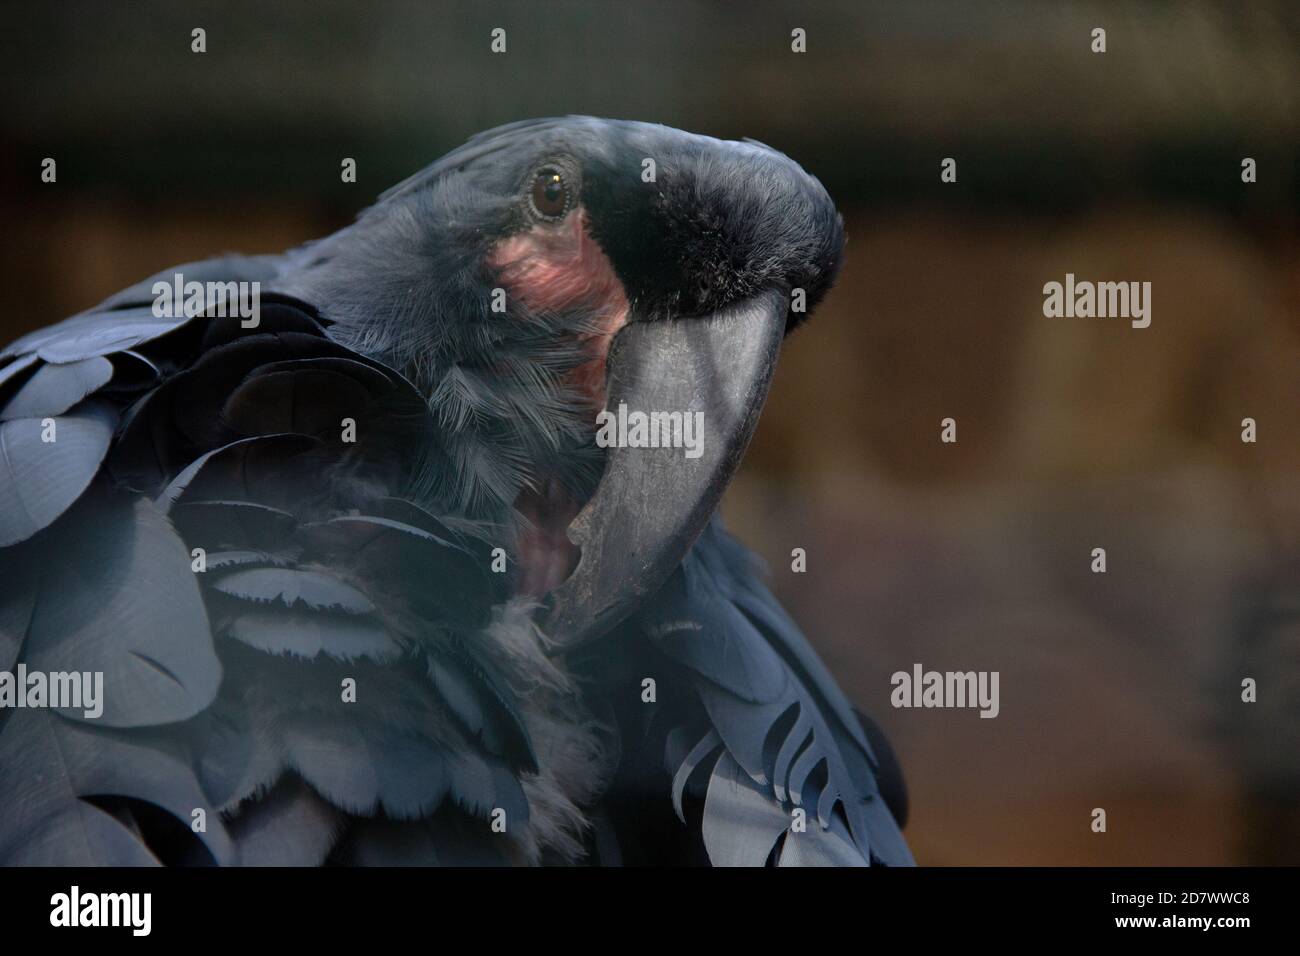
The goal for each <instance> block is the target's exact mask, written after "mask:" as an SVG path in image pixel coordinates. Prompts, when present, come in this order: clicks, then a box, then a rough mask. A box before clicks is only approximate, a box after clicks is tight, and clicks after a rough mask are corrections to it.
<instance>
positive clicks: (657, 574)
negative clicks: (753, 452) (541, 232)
mask: <svg viewBox="0 0 1300 956" xmlns="http://www.w3.org/2000/svg"><path fill="white" fill-rule="evenodd" d="M788 304H789V303H788V298H787V296H786V294H785V293H784V291H783V290H781V289H773V290H770V291H767V292H764V293H762V294H760V295H756V296H754V297H752V298H749V299H746V300H743V301H741V302H738V303H735V304H733V305H731V306H728V307H727V308H725V309H722V310H721V311H719V312H716V313H714V314H712V315H708V316H704V317H700V318H688V319H676V320H660V321H642V322H631V323H629V324H628V325H627V326H625V327H624V328H623V330H622V331H620V332H619V333H618V335H617V336H616V337H615V339H614V341H613V343H612V345H611V347H610V352H609V359H608V363H607V366H606V382H607V396H608V397H607V399H606V411H607V412H608V413H610V414H611V415H613V416H615V417H616V418H617V417H618V416H620V414H621V412H622V409H625V410H626V414H627V416H628V418H629V419H634V417H635V413H638V412H639V413H643V414H644V415H646V416H650V415H652V414H653V413H667V415H668V416H669V417H670V418H671V415H672V413H681V419H680V420H681V421H683V423H684V424H683V428H684V427H685V417H686V416H687V415H690V416H692V418H691V423H692V424H698V425H700V426H702V427H701V429H700V431H699V433H698V434H696V435H694V436H692V437H693V438H694V439H696V442H695V445H696V447H682V446H681V445H680V444H679V445H678V447H673V446H672V444H669V445H668V447H663V444H662V443H661V447H628V446H627V445H624V444H613V445H610V446H609V447H608V448H607V451H606V456H607V457H606V461H605V473H604V475H603V477H602V478H601V481H600V484H599V486H598V487H597V489H596V493H595V495H594V496H593V497H592V498H591V500H590V501H588V502H587V504H586V506H585V507H584V508H583V509H582V510H581V511H580V512H579V513H578V515H577V517H575V518H574V520H573V522H572V523H571V524H570V526H569V537H570V539H571V540H572V541H573V542H574V544H576V545H577V546H578V547H579V548H580V549H581V551H582V555H581V558H580V559H579V561H578V564H577V566H576V567H575V568H574V571H573V573H572V574H571V575H570V576H569V577H568V579H567V580H565V581H564V583H562V584H561V585H559V586H558V587H557V588H555V590H553V591H552V592H551V594H550V599H549V612H548V613H547V615H546V617H545V619H544V620H543V622H542V627H543V629H544V630H545V631H546V632H547V633H548V634H549V635H550V636H551V638H552V640H553V641H554V642H555V651H556V652H564V651H567V650H570V649H572V648H573V647H575V646H577V645H579V644H582V643H585V642H586V641H589V640H591V639H593V638H596V637H599V636H601V635H602V634H605V633H607V632H608V631H609V630H610V629H611V628H612V627H614V626H615V625H616V624H618V623H619V622H620V621H622V620H623V619H624V618H626V617H627V616H628V615H630V614H631V613H632V612H633V611H635V610H636V609H637V607H638V606H639V605H640V604H641V603H642V602H643V601H644V600H645V599H646V598H648V597H649V596H651V595H652V594H654V593H655V592H656V591H658V590H659V588H660V587H662V586H663V584H664V582H665V581H666V580H667V579H668V576H669V575H670V574H671V573H672V572H673V570H674V569H675V568H676V567H677V566H678V564H680V563H681V561H682V559H683V558H684V557H685V556H686V552H687V551H689V550H690V548H691V545H693V544H694V543H695V540H696V538H698V537H699V535H700V532H701V531H703V530H704V526H705V525H706V524H707V523H708V520H709V516H710V515H711V514H712V513H713V511H714V509H715V508H716V507H717V506H718V502H719V501H720V500H721V498H722V493H723V491H725V490H726V487H727V484H728V483H729V482H730V480H731V477H732V475H733V474H735V471H736V468H737V467H738V466H739V465H740V460H741V458H742V457H743V455H744V453H745V448H746V447H747V446H748V445H749V440H750V438H751V437H752V436H753V434H754V428H755V427H756V426H757V424H758V418H759V414H760V413H761V411H762V409H763V402H764V400H765V399H766V398H767V392H768V388H769V387H770V386H771V383H772V373H773V371H774V369H775V368H776V358H777V354H778V353H779V351H780V349H781V339H782V337H783V336H784V334H785V328H786V318H787V311H788ZM620 406H622V409H620ZM697 413H698V414H697ZM667 420H668V419H662V421H667ZM665 430H666V429H665ZM630 431H631V430H630V429H629V433H630ZM629 444H630V443H629ZM692 456H698V457H692Z"/></svg>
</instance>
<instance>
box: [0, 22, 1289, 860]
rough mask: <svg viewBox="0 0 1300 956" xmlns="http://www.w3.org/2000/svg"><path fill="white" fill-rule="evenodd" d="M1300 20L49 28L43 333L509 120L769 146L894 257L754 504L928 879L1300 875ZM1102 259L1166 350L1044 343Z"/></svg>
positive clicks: (30, 230)
mask: <svg viewBox="0 0 1300 956" xmlns="http://www.w3.org/2000/svg"><path fill="white" fill-rule="evenodd" d="M1297 9H1298V8H1297V7H1296V5H1295V4H1294V3H1287V2H1277V3H1267V2H1256V3H1248V4H1247V3H1225V4H1222V5H1220V4H1206V3H1155V2H1152V3H1132V4H1124V5H1117V4H1094V3H1067V4H1046V3H1019V4H1017V3H1008V4H998V5H993V4H981V3H956V2H954V3H947V2H913V3H906V4H902V3H900V4H868V3H859V2H851V0H846V2H836V3H819V4H807V5H805V4H796V3H745V4H741V3H735V4H705V3H680V2H678V3H657V2H656V3H650V2H638V3H623V4H612V3H611V4H604V3H552V2H546V3H541V2H535V3H530V2H516V3H475V4H463V5H461V4H443V3H391V2H368V3H357V4H352V3H343V2H338V0H324V2H321V0H317V2H313V3H286V4H276V5H274V6H272V5H271V4H266V3H220V4H216V3H213V4H196V3H162V2H147V3H131V4H126V3H99V2H80V3H48V4H39V5H35V4H34V5H32V6H31V7H19V6H15V5H13V4H6V6H5V9H4V11H3V18H4V24H5V27H4V31H3V34H0V88H2V89H3V101H4V109H3V117H2V118H0V223H3V228H2V229H0V235H2V236H3V243H4V255H3V257H0V339H4V340H8V339H10V338H13V337H15V336H17V335H18V334H20V333H22V332H24V331H27V330H29V329H32V328H35V327H37V326H40V325H44V324H47V323H49V322H52V321H54V320H56V319H59V318H61V317H63V316H65V315H67V314H70V313H72V312H75V311H78V310H80V309H82V308H85V307H87V306H89V305H91V304H93V303H94V302H96V301H97V300H99V299H100V298H102V297H103V296H105V295H107V294H108V293H110V292H112V291H114V290H116V289H118V288H120V287H122V286H124V285H127V284H129V283H131V282H133V281H135V280H137V279H139V278H142V277H143V276H145V275H147V274H150V273H152V272H155V271H158V270H160V269H162V268H165V267H167V266H170V265H173V264H175V263H179V262H184V261H188V260H192V259H196V258H202V257H205V256H208V255H213V254H217V253H220V252H225V251H241V252H274V251H279V250H281V249H283V248H286V247H288V246H290V245H294V244H297V243H299V242H302V241H304V240H306V239H309V238H312V237H315V236H319V235H322V234H324V233H327V232H329V231H332V230H333V229H336V228H338V227H339V226H341V225H343V224H345V223H346V222H348V221H350V219H351V218H352V216H353V215H355V213H356V212H357V211H358V210H359V209H361V208H362V207H363V206H364V205H366V204H367V203H368V202H369V201H371V200H372V199H373V198H374V197H375V196H376V195H377V194H378V193H379V192H380V191H381V190H383V189H384V188H386V187H387V186H389V185H391V184H392V183H394V182H396V181H397V180H399V179H401V178H403V177H405V176H406V175H407V174H409V173H410V172H412V171H414V170H415V169H417V168H419V167H421V166H423V165H425V164H427V163H428V162H430V161H432V160H433V159H435V158H436V157H437V156H439V155H440V154H442V153H443V152H445V151H446V150H447V149H449V148H451V147H452V146H454V145H456V144H458V143H459V142H461V141H463V140H464V139H465V138H466V137H467V136H469V135H470V134H472V133H474V132H476V131H478V130H480V129H483V128H486V127H490V126H493V125H496V124H498V123H502V122H508V121H511V120H515V119H520V118H524V117H529V116H538V115H550V114H557V113H592V114H597V115H608V116H619V117H625V118H632V119H640V120H648V121H657V122H663V123H667V124H669V125H673V126H678V127H682V128H685V129H690V130H694V131H698V132H705V133H709V134H712V135H716V136H723V137H740V136H752V137H755V138H757V139H760V140H762V141H764V142H766V143H768V144H770V145H772V146H775V147H777V148H778V149H781V150H783V151H785V152H787V153H789V154H790V155H791V156H793V157H794V158H795V159H797V160H798V161H799V162H801V163H802V164H804V165H805V167H807V168H808V169H809V170H810V171H812V172H813V173H815V174H816V175H817V176H819V177H820V178H821V179H822V180H823V182H824V183H825V184H826V186H827V188H828V189H829V190H830V192H831V194H832V195H833V196H834V197H835V198H836V199H837V201H838V202H839V204H840V206H841V209H842V210H843V212H844V216H845V219H846V222H847V228H848V233H849V236H850V243H849V246H848V255H847V261H846V265H845V269H844V273H843V277H842V280H841V282H840V284H839V286H838V288H837V289H836V290H835V291H834V292H833V293H832V294H831V296H830V297H829V298H828V299H827V301H826V303H825V305H824V307H823V308H822V309H821V310H820V312H819V314H818V315H817V316H816V318H815V319H814V321H813V322H811V323H810V324H809V325H808V326H807V327H806V328H805V329H803V330H800V331H799V332H798V333H797V334H796V335H795V336H794V337H793V338H792V340H791V341H790V342H788V343H787V347H786V350H785V353H784V355H783V358H782V365H781V368H780V370H779V371H778V376H777V383H776V386H775V388H774V390H773V393H772V397H771V399H770V400H769V403H768V409H767V412H766V415H765V418H764V421H763V424H762V426H761V427H760V429H759V433H758V436H757V438H756V440H755V443H754V446H753V448H752V450H751V452H750V455H749V458H748V459H747V462H746V465H745V467H744V468H743V470H742V472H741V474H740V476H739V477H738V478H737V480H736V482H735V485H734V486H733V489H732V491H731V493H730V495H729V497H728V500H727V505H726V512H727V515H728V517H729V519H730V523H731V526H732V529H733V530H734V531H735V532H736V533H738V534H739V535H740V536H741V537H743V538H744V539H746V540H747V541H748V542H749V543H750V544H751V545H753V546H754V547H755V548H757V549H758V550H759V551H760V552H761V553H762V554H763V555H764V556H765V557H767V558H768V559H769V561H770V562H771V564H772V569H773V584H774V587H775V588H776V590H777V591H778V593H779V595H780V596H781V597H782V599H783V600H784V601H785V602H786V603H787V605H788V606H789V607H790V608H791V609H792V610H793V612H794V613H795V615H796V617H797V618H798V619H799V620H800V621H801V622H802V623H803V625H804V626H805V628H806V629H807V631H808V632H809V634H810V636H811V638H812V640H813V642H814V643H815V644H816V645H817V646H818V648H819V649H820V650H821V651H822V653H823V654H824V656H825V657H826V659H827V662H828V663H829V665H830V666H831V668H832V669H833V671H834V672H835V673H836V674H837V675H838V677H839V678H840V680H841V681H842V683H843V685H844V687H845V688H846V690H847V691H848V693H849V695H850V696H851V697H852V698H854V700H855V701H856V702H857V704H858V705H859V706H860V707H861V708H862V709H864V710H866V711H868V712H870V713H871V714H873V716H875V717H876V718H877V719H878V721H879V722H880V723H881V724H882V725H883V726H884V727H885V728H886V730H887V731H888V732H889V733H890V735H891V737H892V738H893V739H894V741H895V743H896V745H897V748H898V750H899V751H900V754H901V757H902V759H903V761H904V765H905V767H906V770H907V772H908V776H909V779H910V782H911V786H912V795H913V804H914V806H913V820H912V823H911V825H910V827H909V831H908V832H909V837H910V839H911V842H912V845H913V847H914V849H915V851H916V855H917V857H918V859H919V860H920V862H922V863H931V864H967V863H986V864H987V863H992V864H1011V863H1039V864H1055V863H1085V864H1091V863H1118V864H1128V863H1134V864H1193V863H1195V864H1219V863H1240V862H1279V861H1282V862H1290V863H1300V823H1298V822H1297V821H1298V820H1300V812H1297V811H1296V809H1295V807H1296V806H1297V805H1298V804H1300V783H1297V780H1300V731H1298V730H1297V728H1298V727H1300V679H1298V677H1297V675H1300V627H1297V626H1296V625H1295V623H1294V621H1295V617H1294V616H1292V617H1289V618H1288V617H1286V616H1285V613H1283V614H1281V615H1279V614H1278V613H1276V611H1277V608H1278V607H1281V608H1282V609H1283V612H1285V611H1286V609H1287V608H1290V613H1291V614H1292V615H1294V614H1295V612H1296V611H1297V610H1300V563H1297V555H1300V244H1298V243H1297V225H1298V209H1300V203H1298V201H1297V190H1298V188H1300V131H1298V126H1300V13H1298V12H1297ZM1097 26H1100V27H1104V28H1105V29H1106V30H1107V46H1108V52H1106V53H1105V54H1101V55H1098V54H1093V53H1092V52H1090V49H1089V47H1090V42H1091V38H1090V31H1091V30H1092V28H1094V27H1097ZM194 27H203V28H205V29H206V30H207V49H208V52H207V53H205V54H201V55H200V54H194V53H191V52H190V31H191V30H192V29H193V28H194ZM494 27H503V28H505V29H506V31H507V37H508V52H507V53H506V54H504V55H494V54H492V53H491V52H490V51H489V33H490V31H491V30H492V29H493V28H494ZM794 27H803V28H804V29H806V30H807V35H808V52H807V53H806V54H802V55H799V54H794V53H792V52H791V51H790V31H791V29H793V28H794ZM46 156H51V157H54V158H55V159H56V160H57V162H58V182H57V183H56V184H52V185H46V184H42V183H41V182H40V178H39V176H40V163H41V160H42V158H43V157H46ZM948 156H951V157H954V158H956V159H957V162H958V181H957V183H955V184H943V183H941V182H940V179H939V164H940V160H941V159H942V158H943V157H948ZM1245 156H1251V157H1254V158H1255V159H1256V160H1257V163H1258V170H1259V172H1258V178H1259V181H1258V182H1257V183H1255V184H1251V185H1247V184H1243V183H1242V182H1241V178H1240V163H1241V159H1242V157H1245ZM343 157H353V158H355V159H356V160H357V163H358V168H359V181H358V183H357V184H355V185H351V184H344V183H342V182H340V177H339V170H340V165H339V164H340V161H341V159H342V158H343ZM1067 272H1073V273H1075V274H1076V275H1077V276H1078V277H1079V278H1080V279H1092V280H1134V281H1150V282H1152V283H1153V292H1152V303H1153V321H1152V325H1151V327H1150V328H1149V329H1145V330H1136V329H1132V328H1130V327H1129V325H1128V323H1127V322H1126V321H1121V320H1099V319H1047V318H1044V317H1043V315H1042V312H1041V307H1042V286H1043V284H1044V283H1045V282H1048V281H1063V279H1064V276H1065V273H1067ZM947 416H951V417H953V418H955V419H957V422H958V439H959V440H958V443H957V444H956V445H945V444H941V443H940V441H939V422H940V419H942V418H944V417H947ZM1246 416H1250V417H1253V418H1255V419H1256V420H1257V421H1258V423H1259V441H1258V443H1256V444H1253V445H1248V444H1243V443H1242V442H1241V441H1240V430H1241V424H1240V423H1241V419H1242V418H1244V417H1246ZM794 547H803V548H806V549H807V551H808V555H809V561H808V572H807V573H806V574H803V575H796V574H793V573H791V571H790V560H789V554H790V549H791V548H794ZM1094 547H1105V548H1106V549H1107V554H1108V564H1109V570H1108V573H1107V574H1105V575H1094V574H1091V573H1090V572H1089V562H1090V552H1091V549H1092V548H1094ZM1267 615H1272V616H1267ZM1261 622H1262V623H1261ZM1261 633H1262V634H1263V635H1264V636H1263V637H1261V636H1260V635H1261ZM914 662H921V663H923V664H924V665H925V666H926V667H927V668H934V669H938V670H966V669H977V670H997V671H1000V672H1001V697H1002V701H1001V706H1002V711H1001V715H1000V716H999V717H998V718H997V719H996V720H980V719H978V717H977V716H976V714H975V713H974V712H973V711H951V710H946V711H936V710H931V711H921V710H911V711H907V710H893V709H891V708H890V706H889V691H890V686H889V675H890V674H891V673H892V672H894V671H896V670H910V668H911V665H912V664H913V663H914ZM1244 676H1252V677H1255V678H1256V679H1257V680H1258V681H1259V685H1260V702H1259V703H1258V704H1255V705H1248V704H1243V703H1241V701H1240V697H1239V692H1240V691H1239V687H1240V680H1241V678H1242V677H1244ZM1094 807H1104V808H1106V810H1107V813H1108V819H1109V830H1108V832H1107V833H1106V834H1102V835H1098V834H1093V833H1092V832H1090V829H1089V823H1090V820H1091V811H1092V808H1094Z"/></svg>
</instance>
